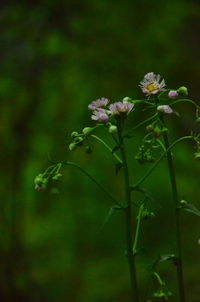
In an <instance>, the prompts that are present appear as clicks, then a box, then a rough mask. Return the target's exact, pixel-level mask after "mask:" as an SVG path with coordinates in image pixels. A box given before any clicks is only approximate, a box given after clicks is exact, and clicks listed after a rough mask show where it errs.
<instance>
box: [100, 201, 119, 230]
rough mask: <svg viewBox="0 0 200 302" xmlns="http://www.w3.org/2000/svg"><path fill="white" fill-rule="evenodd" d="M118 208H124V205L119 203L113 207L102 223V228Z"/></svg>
mask: <svg viewBox="0 0 200 302" xmlns="http://www.w3.org/2000/svg"><path fill="white" fill-rule="evenodd" d="M116 210H123V208H122V207H120V206H118V205H114V206H113V207H111V208H110V209H109V211H108V214H107V215H106V217H105V219H104V221H103V223H102V225H101V230H102V229H103V228H104V226H105V225H106V224H107V223H108V221H109V220H110V219H111V217H112V216H113V214H114V212H115V211H116Z"/></svg>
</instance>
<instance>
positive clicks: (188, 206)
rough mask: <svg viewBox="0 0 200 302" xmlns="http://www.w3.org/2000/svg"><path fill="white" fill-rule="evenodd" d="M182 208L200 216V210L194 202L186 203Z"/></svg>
mask: <svg viewBox="0 0 200 302" xmlns="http://www.w3.org/2000/svg"><path fill="white" fill-rule="evenodd" d="M182 209H184V210H185V211H187V212H189V213H192V214H194V215H197V216H199V217H200V211H199V210H198V209H197V208H196V207H195V206H194V205H193V204H192V203H186V204H184V205H183V206H182Z"/></svg>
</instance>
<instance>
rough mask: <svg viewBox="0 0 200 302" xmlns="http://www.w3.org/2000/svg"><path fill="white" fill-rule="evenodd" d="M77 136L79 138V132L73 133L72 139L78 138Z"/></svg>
mask: <svg viewBox="0 0 200 302" xmlns="http://www.w3.org/2000/svg"><path fill="white" fill-rule="evenodd" d="M77 136H79V134H78V132H76V131H73V132H72V133H71V137H72V138H75V137H77Z"/></svg>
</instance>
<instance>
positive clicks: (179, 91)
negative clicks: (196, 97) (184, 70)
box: [177, 86, 188, 96]
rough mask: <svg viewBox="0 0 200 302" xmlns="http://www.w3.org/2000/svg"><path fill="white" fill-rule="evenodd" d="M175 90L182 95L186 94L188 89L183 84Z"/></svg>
mask: <svg viewBox="0 0 200 302" xmlns="http://www.w3.org/2000/svg"><path fill="white" fill-rule="evenodd" d="M177 92H178V93H180V94H181V95H184V96H186V95H188V89H187V87H185V86H181V87H180V88H179V89H177Z"/></svg>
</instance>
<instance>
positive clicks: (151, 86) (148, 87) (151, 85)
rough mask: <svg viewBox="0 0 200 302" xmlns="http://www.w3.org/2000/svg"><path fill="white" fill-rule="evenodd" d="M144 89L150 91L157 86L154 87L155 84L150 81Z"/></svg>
mask: <svg viewBox="0 0 200 302" xmlns="http://www.w3.org/2000/svg"><path fill="white" fill-rule="evenodd" d="M146 89H147V90H149V91H150V92H151V91H154V90H156V89H158V88H157V87H156V85H155V84H154V83H151V84H149V85H148V86H147V87H146Z"/></svg>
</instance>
